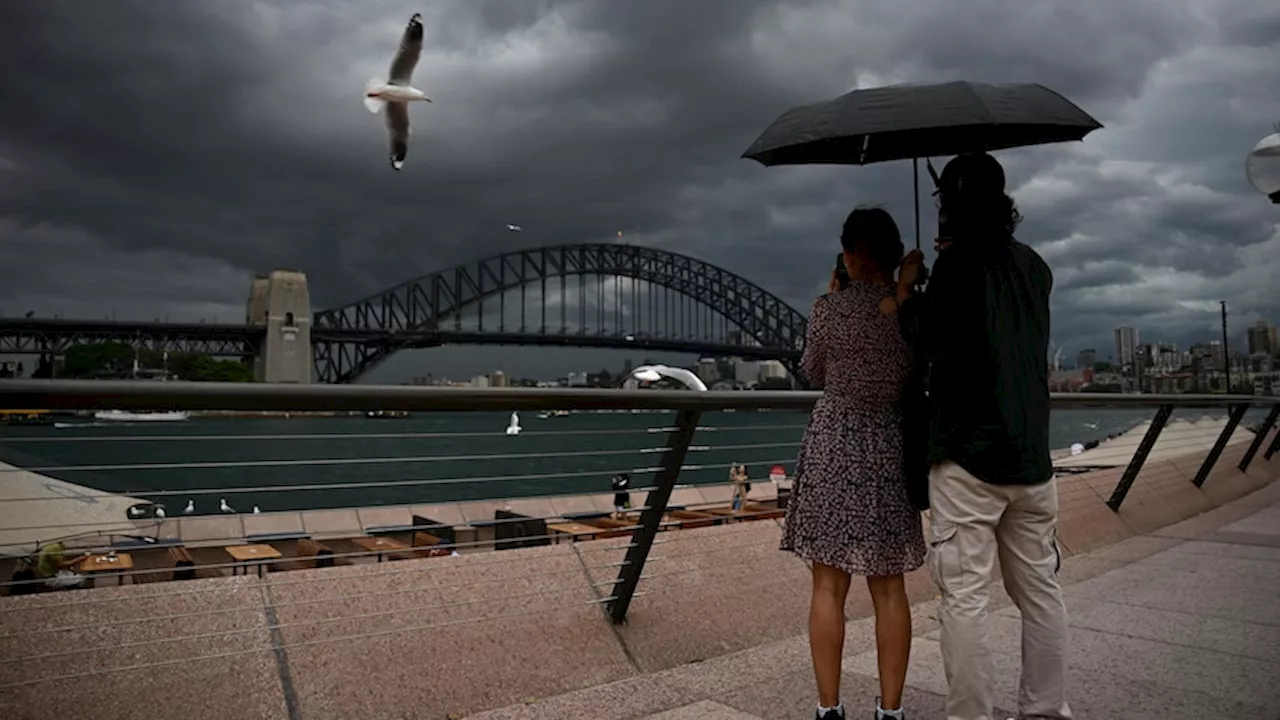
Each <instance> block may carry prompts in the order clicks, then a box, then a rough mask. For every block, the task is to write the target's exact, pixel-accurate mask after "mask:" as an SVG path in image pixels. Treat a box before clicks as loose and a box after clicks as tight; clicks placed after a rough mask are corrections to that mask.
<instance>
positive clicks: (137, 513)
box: [129, 505, 142, 517]
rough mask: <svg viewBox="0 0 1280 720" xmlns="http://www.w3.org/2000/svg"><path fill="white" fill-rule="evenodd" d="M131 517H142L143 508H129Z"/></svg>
mask: <svg viewBox="0 0 1280 720" xmlns="http://www.w3.org/2000/svg"><path fill="white" fill-rule="evenodd" d="M129 517H142V508H140V507H137V506H136V505H135V506H134V507H131V508H129Z"/></svg>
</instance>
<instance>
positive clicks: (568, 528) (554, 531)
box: [547, 522, 604, 544]
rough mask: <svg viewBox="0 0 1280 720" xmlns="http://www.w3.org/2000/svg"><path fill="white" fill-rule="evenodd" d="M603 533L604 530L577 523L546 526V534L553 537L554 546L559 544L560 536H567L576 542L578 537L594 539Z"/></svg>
mask: <svg viewBox="0 0 1280 720" xmlns="http://www.w3.org/2000/svg"><path fill="white" fill-rule="evenodd" d="M603 531H604V528H601V527H597V526H595V525H585V524H583V523H579V522H564V523H553V524H551V525H548V526H547V532H548V533H550V534H551V535H552V536H553V537H555V541H556V544H559V543H560V536H561V535H568V536H569V537H570V538H571V539H572V540H573V541H577V539H578V538H580V537H595V535H596V534H597V533H600V532H603Z"/></svg>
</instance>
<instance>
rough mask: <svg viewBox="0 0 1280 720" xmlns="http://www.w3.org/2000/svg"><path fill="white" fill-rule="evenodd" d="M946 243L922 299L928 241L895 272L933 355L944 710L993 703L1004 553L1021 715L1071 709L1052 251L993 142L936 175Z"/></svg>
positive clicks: (979, 718)
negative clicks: (1035, 246) (997, 593)
mask: <svg viewBox="0 0 1280 720" xmlns="http://www.w3.org/2000/svg"><path fill="white" fill-rule="evenodd" d="M939 185H940V187H939V227H940V236H941V238H942V242H940V243H939V247H940V252H939V256H938V260H937V261H936V263H935V264H934V268H933V272H932V278H931V279H930V280H929V285H928V289H927V292H926V293H924V294H923V296H920V295H916V294H914V293H913V292H912V288H913V287H914V285H915V283H916V281H917V279H918V278H919V277H920V268H921V260H922V258H921V256H920V254H919V252H918V251H917V252H913V253H911V254H910V255H908V256H907V257H906V258H905V259H904V262H903V267H902V272H901V273H900V275H899V281H898V285H899V289H898V304H899V308H900V312H899V319H900V320H901V322H902V325H903V329H904V332H905V334H906V335H907V336H908V337H909V338H911V339H912V341H913V344H915V345H916V347H917V348H919V349H921V350H922V351H923V352H925V353H926V354H927V360H928V361H929V363H930V366H931V370H930V373H929V397H930V400H931V401H932V406H933V413H934V417H933V422H932V427H931V429H932V432H931V436H930V442H929V446H930V448H929V462H930V464H931V471H930V473H929V500H930V503H931V510H930V523H929V545H930V557H929V569H930V572H931V574H932V575H933V580H934V582H935V583H936V584H937V586H938V590H939V592H940V593H941V598H942V599H941V604H940V608H939V612H938V619H939V620H940V621H941V624H942V658H943V666H944V668H945V671H946V676H947V684H948V685H949V690H948V694H947V718H948V720H987V719H988V718H990V717H991V713H992V711H993V707H994V705H995V704H996V697H995V688H994V684H993V678H992V658H991V651H990V649H989V648H988V647H987V644H986V643H987V628H986V616H987V611H986V608H987V602H988V600H989V598H990V592H991V576H992V572H993V570H994V567H995V564H996V562H997V560H998V561H999V563H1000V571H1001V575H1002V576H1003V578H1004V586H1005V589H1006V590H1007V591H1008V593H1009V596H1010V597H1011V598H1013V602H1014V604H1015V605H1017V607H1018V609H1019V610H1020V611H1021V613H1022V679H1021V686H1020V688H1019V692H1018V713H1019V717H1021V718H1024V719H1030V718H1070V717H1071V710H1070V708H1069V707H1068V705H1067V700H1066V679H1067V678H1066V676H1067V671H1066V667H1067V616H1066V609H1065V607H1064V605H1063V602H1062V590H1061V587H1060V586H1059V583H1058V578H1057V573H1058V568H1059V564H1060V555H1059V552H1058V546H1057V539H1056V531H1055V530H1056V527H1057V521H1058V488H1057V483H1056V482H1055V481H1054V478H1053V468H1052V466H1051V464H1050V460H1049V379H1048V362H1047V357H1048V347H1049V292H1050V290H1051V289H1052V287H1053V275H1052V273H1051V272H1050V270H1049V267H1048V266H1047V265H1046V264H1045V262H1044V260H1042V259H1041V258H1040V256H1039V255H1038V254H1036V252H1035V251H1034V250H1032V249H1031V248H1030V247H1028V246H1026V245H1023V244H1022V243H1020V242H1018V241H1017V240H1015V239H1014V237H1013V231H1014V228H1015V227H1016V226H1017V224H1018V222H1019V220H1020V219H1021V217H1020V215H1019V214H1018V211H1017V209H1016V207H1015V205H1014V202H1013V199H1012V198H1010V197H1009V196H1008V195H1007V194H1005V178H1004V170H1003V168H1001V167H1000V163H998V162H997V161H996V160H995V158H992V157H991V156H990V155H987V154H985V153H978V154H969V155H961V156H959V157H956V158H954V159H953V160H952V161H951V162H949V163H948V164H947V166H946V168H944V170H943V172H942V177H941V178H940V182H939Z"/></svg>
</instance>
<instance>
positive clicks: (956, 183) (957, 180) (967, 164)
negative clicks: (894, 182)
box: [938, 153, 1022, 241]
mask: <svg viewBox="0 0 1280 720" xmlns="http://www.w3.org/2000/svg"><path fill="white" fill-rule="evenodd" d="M1004 183H1005V178H1004V168H1003V167H1001V166H1000V163H999V161H997V160H996V159H995V158H993V157H991V156H990V155H988V154H986V153H966V154H964V155H957V156H956V157H954V158H952V159H951V162H948V163H947V166H946V167H944V168H943V169H942V176H941V177H940V178H939V181H938V201H939V204H938V211H939V216H940V217H939V223H940V224H943V223H945V225H946V227H945V229H944V228H940V230H941V232H942V234H944V235H945V236H946V239H948V240H960V241H963V240H966V239H969V238H979V239H984V240H996V239H1008V238H1011V237H1013V231H1014V230H1015V229H1016V228H1017V227H1018V223H1020V222H1022V214H1021V213H1019V212H1018V207H1017V205H1016V204H1015V203H1014V201H1013V198H1011V197H1009V195H1008V194H1006V193H1005V191H1004V190H1005V188H1004Z"/></svg>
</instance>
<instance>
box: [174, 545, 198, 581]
mask: <svg viewBox="0 0 1280 720" xmlns="http://www.w3.org/2000/svg"><path fill="white" fill-rule="evenodd" d="M169 559H170V560H172V561H173V579H174V580H193V579H195V576H196V561H195V560H192V559H191V551H189V550H187V549H186V548H185V547H183V546H182V545H170V546H169Z"/></svg>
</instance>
